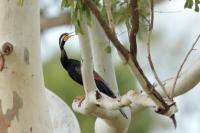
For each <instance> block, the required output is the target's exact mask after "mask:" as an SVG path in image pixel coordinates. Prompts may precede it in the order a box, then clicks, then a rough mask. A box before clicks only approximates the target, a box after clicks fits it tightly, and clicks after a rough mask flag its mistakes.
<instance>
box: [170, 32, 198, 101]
mask: <svg viewBox="0 0 200 133" xmlns="http://www.w3.org/2000/svg"><path fill="white" fill-rule="evenodd" d="M199 38H200V34H199V35H198V37H197V38H196V40H195V42H194V43H193V45H192V47H191V48H190V50H189V51H188V53H187V55H186V57H185V59H184V60H183V63H182V64H181V66H180V68H179V70H178V72H177V74H176V78H175V80H174V84H173V87H172V91H171V94H170V98H172V97H173V94H174V91H175V87H176V82H177V80H178V77H179V74H180V73H181V70H182V68H183V65H184V64H185V62H186V60H187V59H188V57H189V55H190V53H191V52H192V51H193V49H194V47H195V45H196V44H197V42H198V40H199Z"/></svg>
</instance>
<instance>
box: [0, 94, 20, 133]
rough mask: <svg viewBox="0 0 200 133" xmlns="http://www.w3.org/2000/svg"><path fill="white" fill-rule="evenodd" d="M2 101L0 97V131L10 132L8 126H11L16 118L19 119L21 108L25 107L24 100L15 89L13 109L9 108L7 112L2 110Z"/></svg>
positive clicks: (3, 132)
mask: <svg viewBox="0 0 200 133" xmlns="http://www.w3.org/2000/svg"><path fill="white" fill-rule="evenodd" d="M1 103H2V101H1V99H0V131H1V133H8V128H9V127H10V126H11V121H12V120H14V118H15V117H16V119H17V120H18V121H19V109H21V108H22V107H23V100H22V98H21V97H20V96H19V95H18V94H17V92H15V91H13V106H12V108H11V109H7V111H6V113H5V114H4V113H3V110H2V104H1Z"/></svg>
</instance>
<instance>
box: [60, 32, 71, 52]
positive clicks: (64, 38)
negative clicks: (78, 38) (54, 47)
mask: <svg viewBox="0 0 200 133" xmlns="http://www.w3.org/2000/svg"><path fill="white" fill-rule="evenodd" d="M72 33H73V32H71V33H63V34H62V35H60V38H59V46H60V49H64V45H65V42H66V41H67V40H68V39H69V38H70V37H72V36H74V35H72Z"/></svg>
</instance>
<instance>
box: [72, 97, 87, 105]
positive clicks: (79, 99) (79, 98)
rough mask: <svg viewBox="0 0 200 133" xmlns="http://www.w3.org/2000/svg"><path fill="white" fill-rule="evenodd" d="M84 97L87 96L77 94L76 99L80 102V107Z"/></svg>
mask: <svg viewBox="0 0 200 133" xmlns="http://www.w3.org/2000/svg"><path fill="white" fill-rule="evenodd" d="M84 99H85V96H76V97H75V99H74V100H75V102H77V101H78V102H79V104H78V107H80V106H81V104H82V102H83V100H84Z"/></svg>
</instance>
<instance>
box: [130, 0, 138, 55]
mask: <svg viewBox="0 0 200 133" xmlns="http://www.w3.org/2000/svg"><path fill="white" fill-rule="evenodd" d="M129 8H130V15H131V26H132V27H131V31H130V35H129V42H130V53H131V55H132V58H137V57H136V56H137V42H136V35H137V33H138V30H139V10H138V2H137V0H131V1H130V7H129Z"/></svg>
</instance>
